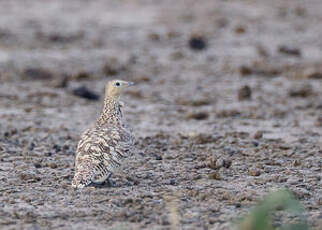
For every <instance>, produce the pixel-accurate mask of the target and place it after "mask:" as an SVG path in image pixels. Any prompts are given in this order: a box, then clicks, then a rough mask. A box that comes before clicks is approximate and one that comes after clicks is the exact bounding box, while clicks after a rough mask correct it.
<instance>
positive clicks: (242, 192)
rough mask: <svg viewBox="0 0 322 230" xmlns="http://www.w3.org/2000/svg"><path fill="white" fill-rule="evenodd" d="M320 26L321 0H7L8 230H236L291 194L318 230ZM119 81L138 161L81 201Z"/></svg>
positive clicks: (2, 39) (1, 95)
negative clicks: (109, 85) (80, 177)
mask: <svg viewBox="0 0 322 230" xmlns="http://www.w3.org/2000/svg"><path fill="white" fill-rule="evenodd" d="M321 23H322V1H319V0H308V1H300V0H284V1H278V0H273V1H265V0H245V1H242V0H230V1H228V0H227V1H224V0H209V1H206V0H203V1H193V0H185V1H183V0H180V1H175V2H174V1H170V0H166V1H152V0H146V1H143V0H142V1H140V0H131V1H130V0H123V1H111V0H110V1H105V0H104V1H103V0H93V1H76V0H71V1H63V0H58V1H42V0H34V1H17V0H15V1H0V81H1V84H0V119H1V120H0V229H175V228H178V229H229V228H230V227H231V226H232V223H233V222H234V221H236V219H237V218H238V217H240V216H242V215H244V214H245V213H247V211H248V210H249V208H250V207H252V206H253V205H254V204H256V202H257V201H258V200H260V199H261V198H262V197H263V196H264V195H265V194H267V193H268V192H270V191H275V190H278V189H280V188H285V187H287V188H288V189H290V190H291V191H292V192H294V194H295V196H296V197H297V199H298V200H299V201H300V202H301V203H302V204H303V205H304V207H305V209H306V216H307V218H308V223H309V224H310V225H311V226H313V227H315V229H322V223H321V219H322V195H321V194H322V180H321V174H322V172H321V167H322V148H321V147H322V112H321V111H322V65H321V64H322V61H321V60H322V39H321V37H322V27H321ZM191 38H195V39H196V40H197V41H196V42H197V44H196V43H195V46H194V47H196V46H197V49H192V48H191V47H190V46H189V40H190V39H191ZM200 40H201V41H200ZM198 41H199V43H198ZM203 42H205V44H203ZM203 45H204V46H205V47H203ZM198 47H199V48H200V50H198ZM114 78H121V79H125V80H131V81H135V82H136V86H135V87H133V88H132V89H129V90H128V91H127V92H126V93H125V95H124V96H123V97H122V100H123V101H124V102H125V107H124V114H125V118H126V120H127V122H128V124H129V125H130V126H131V127H132V128H133V132H134V134H135V136H136V137H137V143H136V146H137V150H138V151H137V154H135V156H134V157H133V158H132V159H131V161H130V163H129V165H128V166H127V167H125V169H124V174H125V175H128V178H125V177H124V175H123V176H122V175H119V174H117V175H114V176H113V178H112V183H111V184H110V185H104V186H101V187H96V188H85V189H83V190H81V191H74V190H73V189H72V188H71V179H72V177H73V161H74V154H75V149H76V146H77V142H78V140H79V137H80V134H81V132H82V131H83V130H84V129H86V128H87V127H88V126H89V125H91V123H93V122H94V121H95V119H96V117H97V116H98V114H99V112H100V110H101V108H102V99H103V98H102V97H103V95H104V94H103V92H104V84H105V83H106V82H107V81H108V80H110V79H114ZM83 85H84V86H86V87H87V88H88V89H89V90H91V91H93V92H95V93H97V94H99V95H100V96H101V98H100V100H88V99H86V98H85V99H84V98H81V97H78V96H75V95H74V94H73V90H74V89H76V88H77V87H80V86H83ZM245 86H248V87H245Z"/></svg>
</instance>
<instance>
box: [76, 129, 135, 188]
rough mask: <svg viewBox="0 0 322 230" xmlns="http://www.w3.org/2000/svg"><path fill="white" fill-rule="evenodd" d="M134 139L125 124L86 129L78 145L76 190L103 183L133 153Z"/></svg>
mask: <svg viewBox="0 0 322 230" xmlns="http://www.w3.org/2000/svg"><path fill="white" fill-rule="evenodd" d="M133 145H134V139H133V136H132V135H131V133H130V131H129V130H127V129H126V128H125V127H124V126H122V125H112V124H111V125H105V126H102V127H94V128H91V129H88V130H86V131H85V132H84V133H83V135H82V137H81V140H80V141H79V143H78V147H77V151H76V159H75V176H74V180H73V183H72V186H73V187H78V188H80V187H84V186H86V185H88V184H90V183H91V182H94V183H100V182H103V181H105V180H106V178H108V177H109V176H110V175H111V173H112V172H114V171H115V170H116V169H118V168H119V167H120V166H121V165H122V163H123V161H124V159H125V158H127V157H129V156H130V155H131V154H132V150H133Z"/></svg>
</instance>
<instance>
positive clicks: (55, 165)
mask: <svg viewBox="0 0 322 230" xmlns="http://www.w3.org/2000/svg"><path fill="white" fill-rule="evenodd" d="M49 167H50V168H52V169H55V168H57V164H56V163H54V162H51V163H49Z"/></svg>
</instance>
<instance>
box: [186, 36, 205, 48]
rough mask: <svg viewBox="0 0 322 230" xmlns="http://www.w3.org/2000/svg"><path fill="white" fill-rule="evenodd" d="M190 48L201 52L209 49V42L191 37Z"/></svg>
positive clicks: (197, 37) (199, 37)
mask: <svg viewBox="0 0 322 230" xmlns="http://www.w3.org/2000/svg"><path fill="white" fill-rule="evenodd" d="M189 47H190V49H192V50H196V51H201V50H204V49H206V48H207V41H206V39H205V38H203V37H201V36H196V37H191V38H190V40H189Z"/></svg>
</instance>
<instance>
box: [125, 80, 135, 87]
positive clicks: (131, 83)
mask: <svg viewBox="0 0 322 230" xmlns="http://www.w3.org/2000/svg"><path fill="white" fill-rule="evenodd" d="M133 85H135V84H134V82H132V81H131V82H128V83H127V86H133Z"/></svg>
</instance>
